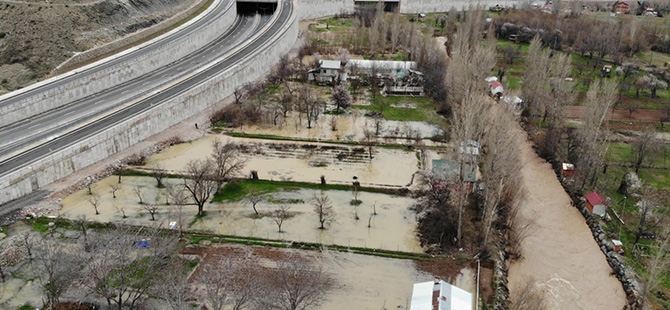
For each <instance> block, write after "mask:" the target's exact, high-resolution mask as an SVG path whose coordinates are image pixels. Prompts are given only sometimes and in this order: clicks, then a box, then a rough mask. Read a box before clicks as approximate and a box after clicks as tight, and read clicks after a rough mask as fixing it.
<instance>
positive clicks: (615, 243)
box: [612, 239, 623, 253]
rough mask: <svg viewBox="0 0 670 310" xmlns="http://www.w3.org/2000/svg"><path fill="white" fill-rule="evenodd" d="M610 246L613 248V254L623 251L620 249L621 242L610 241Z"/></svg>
mask: <svg viewBox="0 0 670 310" xmlns="http://www.w3.org/2000/svg"><path fill="white" fill-rule="evenodd" d="M612 245H613V246H614V252H617V253H623V249H622V248H621V247H622V246H623V242H621V240H617V239H612Z"/></svg>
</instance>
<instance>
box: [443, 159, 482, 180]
mask: <svg viewBox="0 0 670 310" xmlns="http://www.w3.org/2000/svg"><path fill="white" fill-rule="evenodd" d="M459 170H460V169H459V164H458V163H457V162H455V161H453V160H449V159H434V160H433V176H435V177H436V178H438V179H441V180H449V181H457V180H458V179H459V178H458V175H459ZM463 171H464V172H465V176H464V178H463V179H464V181H466V182H476V181H477V167H476V166H473V165H467V164H466V165H465V166H464V167H463Z"/></svg>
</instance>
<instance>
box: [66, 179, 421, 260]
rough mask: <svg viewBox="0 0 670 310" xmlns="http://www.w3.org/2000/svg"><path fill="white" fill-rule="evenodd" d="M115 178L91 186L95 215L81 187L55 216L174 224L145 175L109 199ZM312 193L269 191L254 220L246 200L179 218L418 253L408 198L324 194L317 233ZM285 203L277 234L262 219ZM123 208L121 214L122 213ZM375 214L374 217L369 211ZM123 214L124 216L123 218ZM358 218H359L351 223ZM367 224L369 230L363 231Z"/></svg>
mask: <svg viewBox="0 0 670 310" xmlns="http://www.w3.org/2000/svg"><path fill="white" fill-rule="evenodd" d="M116 182H117V178H116V177H109V178H106V179H103V180H101V181H100V182H98V183H96V184H95V186H94V188H93V194H94V196H96V197H99V203H100V205H99V207H98V210H99V212H100V214H99V215H96V214H95V208H94V207H93V206H92V204H91V203H90V200H91V199H92V197H93V196H92V195H89V194H88V189H82V190H80V191H78V192H76V193H74V194H72V195H70V196H69V197H67V198H66V199H64V200H63V201H62V204H63V209H62V210H61V211H60V212H59V214H60V215H62V216H64V217H66V218H70V219H76V218H77V217H79V216H86V218H88V219H89V220H95V221H99V222H110V221H111V222H127V223H132V224H142V225H161V226H162V227H167V226H168V224H169V222H171V221H177V220H178V217H179V213H178V207H176V206H167V205H165V199H166V198H165V195H166V190H165V189H159V188H156V186H155V185H156V181H155V180H154V179H152V178H148V177H124V178H123V183H122V188H121V190H119V191H118V192H117V193H116V196H117V197H116V198H113V197H112V193H111V190H110V189H111V187H110V185H111V184H116ZM180 182H181V180H178V179H170V180H169V181H168V183H169V184H170V183H171V184H180ZM138 187H139V188H140V191H141V193H142V196H143V201H144V203H145V204H144V205H140V204H139V198H138V196H137V194H136V192H135V191H136V189H137V188H138ZM315 194H317V195H318V194H319V191H318V190H307V189H302V190H298V191H290V192H281V193H272V194H268V195H266V196H265V199H264V200H263V201H262V202H260V203H259V204H258V205H257V207H256V208H257V209H258V212H259V213H260V214H261V216H259V217H256V216H255V213H254V211H253V209H252V207H251V204H250V203H249V202H247V201H239V202H221V203H208V204H207V205H206V206H205V211H207V216H205V217H204V218H201V219H198V220H194V219H195V215H196V213H197V207H196V206H183V207H182V210H183V211H182V218H185V219H186V223H189V222H190V228H189V229H197V230H202V231H211V232H213V233H217V234H226V235H237V236H245V237H258V238H269V239H283V240H291V241H304V242H317V243H323V244H337V245H343V246H352V247H354V246H355V247H368V248H379V249H387V250H399V251H408V252H422V249H421V247H420V245H419V241H418V238H417V237H416V233H415V228H416V221H415V218H414V212H413V211H411V210H410V209H409V208H410V207H411V206H412V205H413V204H414V203H415V201H414V200H413V199H411V198H407V197H398V196H390V195H385V194H377V193H367V192H361V193H360V196H359V199H360V200H362V201H363V202H362V203H361V204H360V205H359V206H357V207H354V206H351V205H350V201H351V200H352V197H353V196H352V193H351V192H349V191H326V192H325V194H326V195H327V196H328V197H329V199H330V200H331V201H332V206H333V210H334V213H335V216H334V221H333V222H332V223H331V224H330V225H327V226H326V229H323V230H322V229H319V222H318V217H317V214H316V213H315V212H314V206H313V205H312V198H313V197H314V195H315ZM148 203H156V204H158V212H157V214H156V220H155V221H151V220H150V219H151V216H150V214H149V213H148V212H147V211H146V210H145V209H144V206H146V204H148ZM282 203H284V204H286V205H287V206H288V207H289V208H290V213H291V215H292V217H291V218H289V219H287V220H286V221H285V223H284V224H283V226H282V231H283V232H282V233H279V232H278V227H277V225H276V223H275V222H274V221H273V220H272V218H270V217H269V216H267V214H268V213H270V212H272V211H273V210H275V209H276V208H277V207H278V205H280V204H282ZM122 209H123V210H122ZM375 211H376V213H377V214H376V215H373V213H374V212H375ZM124 212H125V214H126V216H127V217H126V218H123V213H124ZM355 214H358V216H359V219H358V220H356V219H355ZM368 222H369V224H370V227H368Z"/></svg>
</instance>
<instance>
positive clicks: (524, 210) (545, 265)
mask: <svg viewBox="0 0 670 310" xmlns="http://www.w3.org/2000/svg"><path fill="white" fill-rule="evenodd" d="M519 137H522V138H520V139H525V137H526V136H525V134H520V135H519ZM520 145H521V150H522V152H521V153H522V159H523V162H525V163H526V165H525V166H524V167H523V169H522V170H521V176H522V177H523V184H524V186H525V187H526V190H527V194H526V199H525V201H523V202H522V204H521V209H520V212H519V213H520V216H522V217H523V218H526V219H534V223H533V224H532V226H531V231H530V236H529V237H527V238H526V239H524V241H523V242H522V245H521V248H522V255H523V258H522V259H521V260H520V261H515V262H513V263H512V264H511V265H510V267H509V278H508V280H509V289H510V295H511V298H512V299H513V298H514V297H515V295H517V294H519V292H518V290H519V289H520V288H522V287H523V286H524V283H525V282H524V281H527V280H528V279H532V280H535V281H536V283H537V284H536V285H537V286H538V288H539V289H541V292H543V293H544V296H546V300H547V301H548V304H549V308H550V309H571V310H572V309H585V310H590V309H621V308H623V306H624V305H625V304H626V295H625V293H624V291H623V288H622V286H621V282H619V280H617V278H616V277H614V276H612V275H611V273H612V269H611V268H610V266H609V265H608V264H607V261H606V260H605V255H603V253H602V252H601V251H600V248H599V247H598V245H597V244H596V242H595V241H594V240H593V237H592V235H591V231H590V229H589V228H588V227H587V225H586V222H585V220H584V217H583V216H582V215H581V214H580V213H579V211H577V209H576V208H574V207H572V206H571V205H570V198H569V196H568V195H567V194H566V193H565V191H564V190H563V188H562V187H561V185H560V183H559V182H558V180H557V179H556V175H555V174H554V172H553V171H552V170H551V167H550V165H549V164H548V163H546V162H545V161H544V160H542V159H541V158H539V157H538V156H537V155H536V154H535V152H533V150H532V148H531V146H530V144H529V143H528V142H527V141H522V142H520Z"/></svg>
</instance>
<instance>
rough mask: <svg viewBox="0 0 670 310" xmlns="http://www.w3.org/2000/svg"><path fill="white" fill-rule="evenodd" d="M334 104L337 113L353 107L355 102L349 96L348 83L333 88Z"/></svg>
mask: <svg viewBox="0 0 670 310" xmlns="http://www.w3.org/2000/svg"><path fill="white" fill-rule="evenodd" d="M332 97H333V102H334V103H335V107H336V112H337V113H340V109H346V108H348V107H350V106H351V104H352V103H353V100H352V99H351V94H349V85H347V84H346V83H342V84H338V85H337V86H335V87H334V88H333V93H332Z"/></svg>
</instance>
